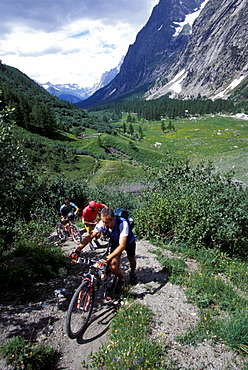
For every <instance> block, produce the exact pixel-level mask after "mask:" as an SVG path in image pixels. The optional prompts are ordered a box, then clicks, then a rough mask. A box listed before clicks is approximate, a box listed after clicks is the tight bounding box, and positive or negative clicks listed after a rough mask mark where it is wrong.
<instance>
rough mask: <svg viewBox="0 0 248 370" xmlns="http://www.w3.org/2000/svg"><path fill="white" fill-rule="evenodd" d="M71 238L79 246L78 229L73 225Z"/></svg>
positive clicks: (79, 236)
mask: <svg viewBox="0 0 248 370" xmlns="http://www.w3.org/2000/svg"><path fill="white" fill-rule="evenodd" d="M71 236H72V239H73V240H74V242H75V243H76V244H80V242H81V235H80V230H79V227H77V225H74V224H72V225H71Z"/></svg>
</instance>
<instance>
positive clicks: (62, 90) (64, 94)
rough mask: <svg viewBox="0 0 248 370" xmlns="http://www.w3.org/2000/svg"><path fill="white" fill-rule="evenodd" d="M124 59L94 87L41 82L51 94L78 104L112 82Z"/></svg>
mask: <svg viewBox="0 0 248 370" xmlns="http://www.w3.org/2000/svg"><path fill="white" fill-rule="evenodd" d="M122 62H123V59H122V60H121V61H120V63H119V64H118V66H117V67H115V68H112V69H111V70H110V71H107V72H104V73H103V74H102V76H101V79H100V82H99V83H97V84H94V86H92V87H80V86H79V85H77V84H56V85H53V84H51V83H50V82H47V83H45V84H40V86H42V87H43V88H44V89H45V90H47V91H48V92H50V94H52V95H54V96H57V97H58V98H59V99H61V100H66V101H68V102H70V103H73V104H76V103H78V102H80V101H81V100H85V99H87V98H88V97H90V96H91V95H92V94H93V93H94V92H95V91H97V90H99V89H101V88H102V87H104V86H106V85H107V84H108V83H110V82H111V81H112V80H113V78H115V76H116V75H117V74H118V73H119V71H120V66H121V64H122Z"/></svg>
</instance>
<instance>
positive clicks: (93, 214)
mask: <svg viewBox="0 0 248 370" xmlns="http://www.w3.org/2000/svg"><path fill="white" fill-rule="evenodd" d="M101 208H108V207H107V206H106V204H103V203H98V202H95V201H94V200H91V201H90V202H89V203H88V205H87V207H85V208H84V209H83V212H82V222H83V224H84V227H85V229H86V231H87V233H88V234H90V233H91V231H92V230H93V229H94V227H95V225H96V224H97V221H96V219H97V215H98V212H99V210H100V209H101ZM94 242H95V243H96V245H97V246H99V243H98V241H97V240H96V239H94ZM90 249H91V250H95V249H96V248H95V246H94V245H93V244H92V243H90Z"/></svg>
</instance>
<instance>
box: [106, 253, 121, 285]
mask: <svg viewBox="0 0 248 370" xmlns="http://www.w3.org/2000/svg"><path fill="white" fill-rule="evenodd" d="M119 264H120V257H119V256H116V257H113V258H112V259H111V261H110V262H109V267H110V270H111V271H112V272H113V274H114V275H115V276H117V277H118V278H119V279H120V280H124V276H123V275H122V272H121V269H120V267H119Z"/></svg>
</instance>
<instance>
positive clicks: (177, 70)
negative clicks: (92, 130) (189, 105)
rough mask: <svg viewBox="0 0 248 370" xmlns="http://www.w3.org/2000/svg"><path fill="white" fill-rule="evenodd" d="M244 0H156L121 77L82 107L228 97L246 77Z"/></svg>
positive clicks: (130, 52) (247, 18)
mask: <svg viewBox="0 0 248 370" xmlns="http://www.w3.org/2000/svg"><path fill="white" fill-rule="evenodd" d="M247 1H248V0H205V1H203V0H160V2H159V4H158V5H157V6H155V8H154V9H153V12H152V14H151V17H150V19H149V20H148V22H147V24H146V25H145V26H144V28H143V29H142V30H141V31H140V32H139V33H138V35H137V37H136V41H135V43H134V44H133V45H131V46H130V47H129V50H128V53H127V55H126V56H125V59H124V62H123V64H122V66H121V69H120V72H119V73H118V75H117V76H116V77H115V78H114V80H113V81H112V82H110V83H109V84H108V85H107V86H105V87H104V88H102V89H100V90H98V91H96V92H95V94H93V96H92V97H90V98H89V99H87V100H86V101H84V102H83V104H82V105H80V104H81V103H79V104H78V105H80V106H81V107H87V106H90V105H94V104H99V103H103V102H105V101H109V100H118V99H120V98H125V97H128V96H131V95H136V96H137V97H140V98H144V97H145V98H146V99H155V98H158V97H160V96H163V95H165V94H168V93H170V94H171V96H172V97H179V98H186V99H187V98H190V97H198V96H199V95H201V96H207V97H213V98H215V97H226V96H227V95H228V92H229V90H230V88H233V87H234V86H235V85H237V83H238V82H240V81H242V80H243V79H244V78H245V77H246V76H247V71H248V67H247V60H248V58H247V57H248V51H247V50H248V48H247V35H248V32H247V22H248V17H247V8H248V7H247Z"/></svg>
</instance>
